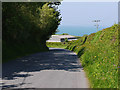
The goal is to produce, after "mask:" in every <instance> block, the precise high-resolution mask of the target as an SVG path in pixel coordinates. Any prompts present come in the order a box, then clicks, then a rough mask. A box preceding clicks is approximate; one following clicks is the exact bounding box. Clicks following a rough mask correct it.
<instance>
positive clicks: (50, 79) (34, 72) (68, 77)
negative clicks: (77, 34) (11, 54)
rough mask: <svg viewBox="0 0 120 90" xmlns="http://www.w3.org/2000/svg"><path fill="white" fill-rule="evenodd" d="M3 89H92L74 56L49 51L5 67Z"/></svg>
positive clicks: (3, 70) (62, 51)
mask: <svg viewBox="0 0 120 90" xmlns="http://www.w3.org/2000/svg"><path fill="white" fill-rule="evenodd" d="M2 72H3V75H2V82H0V85H2V87H3V88H5V89H8V88H9V89H10V88H33V89H34V88H89V85H88V80H87V78H86V76H85V73H84V71H83V68H82V66H81V64H80V63H79V60H78V57H77V55H76V54H75V53H74V52H71V51H69V50H65V49H59V48H50V51H48V52H42V53H36V54H32V55H30V56H25V57H23V58H20V59H17V60H14V61H10V62H8V63H4V64H3V66H2Z"/></svg>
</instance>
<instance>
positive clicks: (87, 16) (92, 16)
mask: <svg viewBox="0 0 120 90" xmlns="http://www.w3.org/2000/svg"><path fill="white" fill-rule="evenodd" d="M59 9H60V11H61V14H62V15H61V16H62V21H61V25H60V26H93V25H94V23H93V22H92V21H93V20H96V19H98V20H101V22H100V25H101V26H103V27H109V26H111V25H113V24H114V23H115V22H116V23H117V22H118V3H117V2H62V4H61V5H60V6H59Z"/></svg>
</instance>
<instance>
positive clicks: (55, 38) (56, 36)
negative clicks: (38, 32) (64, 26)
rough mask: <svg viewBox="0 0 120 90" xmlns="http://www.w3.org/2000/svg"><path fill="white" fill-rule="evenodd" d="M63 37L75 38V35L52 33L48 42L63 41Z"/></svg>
mask: <svg viewBox="0 0 120 90" xmlns="http://www.w3.org/2000/svg"><path fill="white" fill-rule="evenodd" d="M62 38H75V36H72V35H52V36H51V38H50V39H49V40H47V42H61V39H62Z"/></svg>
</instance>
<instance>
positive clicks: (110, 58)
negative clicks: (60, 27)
mask: <svg viewBox="0 0 120 90" xmlns="http://www.w3.org/2000/svg"><path fill="white" fill-rule="evenodd" d="M118 46H119V44H118V25H117V24H115V25H113V26H112V27H110V28H106V29H103V30H102V31H98V32H97V33H93V34H91V35H88V36H83V37H81V38H80V39H79V40H77V41H73V42H72V43H71V44H69V45H68V47H67V49H69V50H71V51H74V52H76V53H77V54H78V56H79V58H80V61H81V63H82V66H83V67H84V70H85V72H86V74H87V76H88V79H89V81H90V85H91V88H118V87H119V86H118Z"/></svg>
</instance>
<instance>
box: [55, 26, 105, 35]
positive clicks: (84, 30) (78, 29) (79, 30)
mask: <svg viewBox="0 0 120 90" xmlns="http://www.w3.org/2000/svg"><path fill="white" fill-rule="evenodd" d="M105 28H106V27H99V28H98V31H100V30H102V29H105ZM95 32H97V28H96V27H86V26H59V27H58V32H57V33H56V34H63V33H68V34H69V35H74V36H83V35H89V34H91V33H95Z"/></svg>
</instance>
